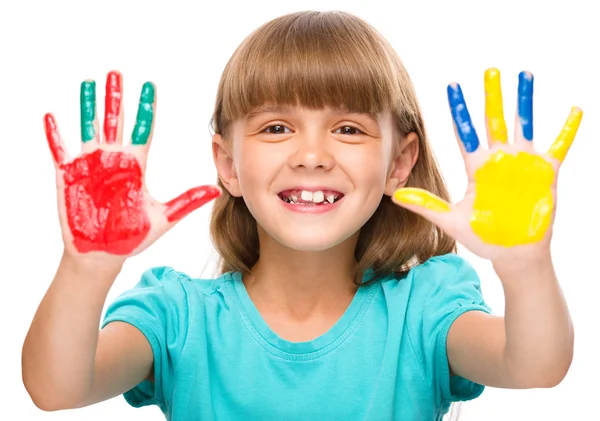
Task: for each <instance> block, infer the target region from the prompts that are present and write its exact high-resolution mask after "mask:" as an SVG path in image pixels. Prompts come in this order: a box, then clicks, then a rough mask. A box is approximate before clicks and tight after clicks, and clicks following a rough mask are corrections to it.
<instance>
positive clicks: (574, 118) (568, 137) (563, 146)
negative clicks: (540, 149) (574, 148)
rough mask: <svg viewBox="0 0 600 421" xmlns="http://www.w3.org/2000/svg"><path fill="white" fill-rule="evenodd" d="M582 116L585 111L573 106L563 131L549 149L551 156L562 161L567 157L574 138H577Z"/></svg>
mask: <svg viewBox="0 0 600 421" xmlns="http://www.w3.org/2000/svg"><path fill="white" fill-rule="evenodd" d="M582 117H583V111H582V110H581V108H578V107H573V108H571V114H569V117H568V118H567V121H566V122H565V125H564V126H563V129H562V131H561V132H560V134H559V135H558V137H557V138H556V140H555V141H554V143H553V144H552V146H551V147H550V149H549V150H548V155H549V156H551V157H553V158H556V159H558V160H559V161H561V162H562V161H563V160H564V159H565V156H567V152H569V148H570V147H571V145H572V144H573V140H575V135H576V134H577V130H578V129H579V124H580V123H581V118H582Z"/></svg>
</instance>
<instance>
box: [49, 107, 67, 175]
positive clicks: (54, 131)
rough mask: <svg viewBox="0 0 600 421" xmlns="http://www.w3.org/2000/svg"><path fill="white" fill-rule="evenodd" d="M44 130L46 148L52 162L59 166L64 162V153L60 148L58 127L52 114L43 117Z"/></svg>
mask: <svg viewBox="0 0 600 421" xmlns="http://www.w3.org/2000/svg"><path fill="white" fill-rule="evenodd" d="M44 130H45V131H46V139H48V146H49V147H50V152H52V157H53V158H54V162H56V163H57V164H58V165H61V164H62V163H63V161H64V160H65V151H64V149H63V147H62V142H61V140H60V134H59V133H58V127H57V126H56V122H55V121H54V117H53V116H52V114H46V115H45V116H44Z"/></svg>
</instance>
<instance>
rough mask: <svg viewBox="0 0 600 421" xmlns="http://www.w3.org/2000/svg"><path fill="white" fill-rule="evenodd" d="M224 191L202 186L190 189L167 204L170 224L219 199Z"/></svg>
mask: <svg viewBox="0 0 600 421" xmlns="http://www.w3.org/2000/svg"><path fill="white" fill-rule="evenodd" d="M221 193H222V191H221V189H220V188H219V187H217V186H200V187H194V188H193V189H189V190H188V191H186V192H185V193H183V194H180V195H179V196H177V197H176V198H174V199H173V200H170V201H169V202H167V203H165V211H164V212H165V216H166V217H167V221H169V222H177V221H179V220H181V219H182V218H183V217H185V216H187V215H188V214H190V213H191V212H193V211H195V210H196V209H198V208H199V207H201V206H202V205H205V204H206V203H208V202H210V201H211V200H213V199H215V198H217V197H219V196H220V195H221Z"/></svg>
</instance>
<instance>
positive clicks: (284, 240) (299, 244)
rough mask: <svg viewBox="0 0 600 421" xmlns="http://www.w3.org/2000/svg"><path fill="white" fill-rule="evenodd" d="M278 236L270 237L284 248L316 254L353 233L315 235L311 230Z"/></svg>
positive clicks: (337, 243)
mask: <svg viewBox="0 0 600 421" xmlns="http://www.w3.org/2000/svg"><path fill="white" fill-rule="evenodd" d="M278 234H279V235H271V237H272V238H273V239H275V240H276V241H277V242H279V243H280V244H281V245H283V246H284V247H286V248H289V249H292V250H296V251H307V252H318V251H326V250H330V249H332V248H334V247H336V246H338V245H340V244H341V243H343V242H344V241H346V240H348V238H350V237H352V234H353V233H348V234H347V235H343V233H339V232H338V233H333V232H331V233H328V234H323V233H322V232H321V234H317V233H315V232H314V231H312V230H304V232H303V233H301V234H297V233H296V234H294V233H292V232H289V233H278Z"/></svg>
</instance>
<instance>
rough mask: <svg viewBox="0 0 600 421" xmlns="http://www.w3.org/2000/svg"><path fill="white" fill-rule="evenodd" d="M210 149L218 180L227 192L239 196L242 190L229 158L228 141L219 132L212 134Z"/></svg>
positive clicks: (231, 160)
mask: <svg viewBox="0 0 600 421" xmlns="http://www.w3.org/2000/svg"><path fill="white" fill-rule="evenodd" d="M212 150H213V160H214V161H215V167H216V168H217V173H218V174H219V180H221V183H223V186H225V188H226V189H227V191H228V192H229V194H231V195H232V196H234V197H241V196H242V192H241V191H240V183H239V181H238V176H237V171H236V169H235V165H234V163H233V159H232V158H231V155H232V154H231V150H230V143H229V142H227V143H226V142H225V141H224V139H223V137H222V136H221V135H220V134H214V135H213V137H212Z"/></svg>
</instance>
